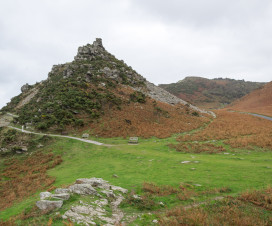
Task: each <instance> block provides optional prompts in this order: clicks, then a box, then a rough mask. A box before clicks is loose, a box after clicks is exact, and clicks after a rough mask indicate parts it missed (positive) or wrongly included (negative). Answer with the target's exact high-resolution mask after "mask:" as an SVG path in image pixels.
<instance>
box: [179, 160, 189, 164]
mask: <svg viewBox="0 0 272 226" xmlns="http://www.w3.org/2000/svg"><path fill="white" fill-rule="evenodd" d="M190 162H191V161H183V162H181V164H188V163H190Z"/></svg>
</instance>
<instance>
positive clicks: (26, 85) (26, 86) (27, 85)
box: [21, 83, 30, 93]
mask: <svg viewBox="0 0 272 226" xmlns="http://www.w3.org/2000/svg"><path fill="white" fill-rule="evenodd" d="M29 89H30V85H29V84H28V83H26V84H25V85H23V86H22V87H21V91H22V93H23V92H26V91H28V90H29Z"/></svg>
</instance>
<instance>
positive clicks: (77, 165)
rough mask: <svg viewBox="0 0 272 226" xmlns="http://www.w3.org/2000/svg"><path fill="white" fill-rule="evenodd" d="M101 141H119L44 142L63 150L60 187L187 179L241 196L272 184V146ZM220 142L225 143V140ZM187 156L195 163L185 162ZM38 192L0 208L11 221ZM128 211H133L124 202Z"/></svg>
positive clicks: (54, 172)
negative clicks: (214, 150)
mask: <svg viewBox="0 0 272 226" xmlns="http://www.w3.org/2000/svg"><path fill="white" fill-rule="evenodd" d="M99 140H100V141H102V142H105V143H107V144H113V145H114V146H111V147H106V146H96V145H92V144H88V143H82V142H80V141H76V140H69V139H65V138H55V142H52V143H51V144H50V145H49V146H46V147H44V151H47V150H53V152H54V153H55V154H60V155H62V159H63V162H62V164H60V165H58V166H57V167H55V168H53V169H51V170H50V171H49V174H50V175H51V176H53V177H55V178H56V182H55V184H54V185H55V186H56V187H63V186H67V185H69V184H72V183H74V181H75V180H76V179H78V178H91V177H99V178H103V179H105V180H108V181H109V182H110V183H111V184H114V185H118V186H121V187H124V188H127V189H128V190H129V191H135V192H136V193H137V194H140V195H141V194H142V193H143V191H142V189H141V188H142V184H143V183H144V182H152V183H155V184H157V185H171V186H174V187H178V186H179V185H180V184H181V183H186V184H190V185H192V186H193V187H194V188H195V190H196V191H205V190H209V189H213V188H221V187H227V188H230V189H231V191H230V192H229V193H227V194H226V195H232V196H236V195H237V194H239V193H241V192H244V191H246V190H251V189H262V188H266V187H267V186H268V185H271V184H272V177H271V173H272V152H269V151H267V152H264V151H261V149H256V150H253V151H252V150H251V151H248V150H232V149H230V148H229V147H228V146H226V145H225V146H224V147H225V148H226V153H228V154H224V153H221V154H212V155H211V154H185V153H180V152H176V151H175V150H173V149H170V148H169V147H168V146H167V144H168V143H173V142H175V136H173V137H171V138H168V139H157V138H151V139H145V140H143V139H140V142H139V144H138V145H128V144H127V140H124V139H121V138H111V139H99ZM216 144H218V145H221V143H220V142H218V143H216ZM182 161H191V162H190V163H188V164H182V163H181V162H182ZM194 161H196V163H195V162H194ZM1 165H2V161H1ZM113 174H116V175H118V178H115V177H113ZM38 195H39V192H37V193H36V194H35V195H34V196H32V197H30V198H27V199H25V200H24V201H23V202H21V203H16V204H14V205H13V206H12V207H10V208H7V209H5V210H4V211H2V212H1V213H0V219H2V220H7V219H8V218H10V217H11V216H14V215H17V214H19V213H21V212H23V211H24V210H25V209H29V208H31V207H32V206H33V205H34V203H35V201H37V200H38ZM210 197H213V195H212V196H210V195H202V196H199V197H197V199H193V200H189V201H188V200H187V201H184V202H182V201H179V200H177V199H175V198H173V196H169V197H160V198H158V200H159V201H163V202H164V203H165V204H166V206H167V207H173V206H175V205H180V204H186V203H190V202H193V201H204V200H207V199H209V198H210ZM124 211H133V210H131V208H126V207H124ZM135 211H136V210H135Z"/></svg>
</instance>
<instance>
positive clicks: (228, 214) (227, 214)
mask: <svg viewBox="0 0 272 226" xmlns="http://www.w3.org/2000/svg"><path fill="white" fill-rule="evenodd" d="M271 191H272V189H271V188H268V189H266V190H264V191H253V192H246V193H244V194H242V195H241V196H239V197H238V198H232V197H229V198H228V199H226V200H224V201H221V202H217V203H215V204H208V205H206V206H205V208H203V207H201V206H198V207H196V208H187V209H185V208H184V207H182V206H181V207H176V208H174V209H171V210H168V211H167V212H166V213H165V214H162V215H160V217H159V218H160V220H159V224H160V225H171V226H172V225H244V226H247V225H252V226H253V225H271V224H272V217H271V215H270V216H269V215H266V214H265V213H264V209H267V210H271V194H272V192H271ZM252 204H253V205H252ZM256 207H257V208H256Z"/></svg>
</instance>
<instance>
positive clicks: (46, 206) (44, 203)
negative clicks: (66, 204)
mask: <svg viewBox="0 0 272 226" xmlns="http://www.w3.org/2000/svg"><path fill="white" fill-rule="evenodd" d="M62 205H63V201H49V200H41V201H37V202H36V206H37V207H38V208H39V209H40V210H47V211H49V210H54V209H58V208H60V207H62Z"/></svg>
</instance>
